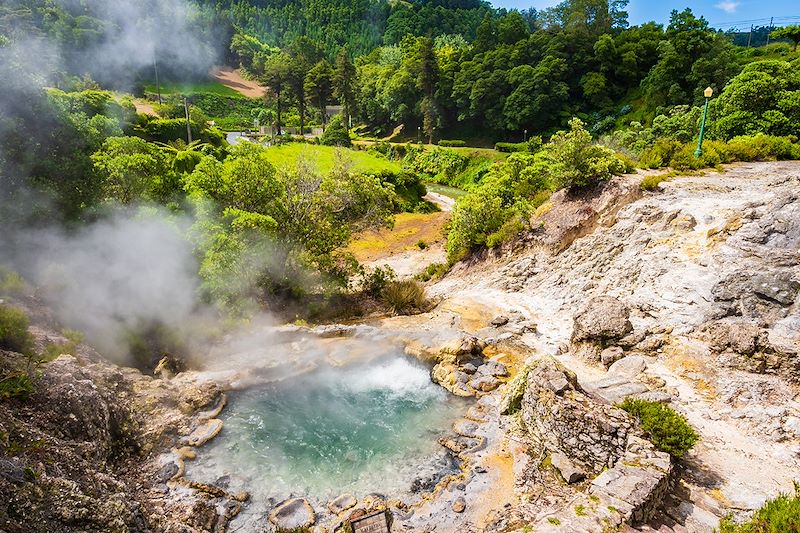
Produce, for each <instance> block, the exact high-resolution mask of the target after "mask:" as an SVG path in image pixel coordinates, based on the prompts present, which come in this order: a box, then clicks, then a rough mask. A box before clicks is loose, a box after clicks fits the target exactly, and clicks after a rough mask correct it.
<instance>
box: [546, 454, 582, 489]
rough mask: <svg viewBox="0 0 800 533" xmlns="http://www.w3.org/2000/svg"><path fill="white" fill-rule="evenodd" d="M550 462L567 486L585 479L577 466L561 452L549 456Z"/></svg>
mask: <svg viewBox="0 0 800 533" xmlns="http://www.w3.org/2000/svg"><path fill="white" fill-rule="evenodd" d="M550 462H551V463H552V464H553V467H555V469H556V470H558V473H559V474H561V477H562V478H564V481H566V482H567V483H569V484H572V483H577V482H579V481H581V480H583V479H584V478H586V474H585V473H584V472H583V471H582V470H581V469H580V468H578V467H577V466H575V463H573V462H572V461H570V460H569V457H567V456H566V455H564V454H563V453H561V452H556V453H554V454H552V455H551V456H550Z"/></svg>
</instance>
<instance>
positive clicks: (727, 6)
mask: <svg viewBox="0 0 800 533" xmlns="http://www.w3.org/2000/svg"><path fill="white" fill-rule="evenodd" d="M740 3H741V2H732V1H731V0H725V1H723V2H720V3H719V4H716V5H715V6H714V7H716V8H718V9H721V10H723V11H724V12H725V13H736V9H738V7H739V4H740Z"/></svg>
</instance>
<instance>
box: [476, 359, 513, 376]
mask: <svg viewBox="0 0 800 533" xmlns="http://www.w3.org/2000/svg"><path fill="white" fill-rule="evenodd" d="M477 372H478V374H485V375H487V376H495V377H497V376H507V375H508V368H506V365H504V364H503V363H498V362H497V361H486V362H485V363H484V364H482V365H481V366H479V367H478V370H477Z"/></svg>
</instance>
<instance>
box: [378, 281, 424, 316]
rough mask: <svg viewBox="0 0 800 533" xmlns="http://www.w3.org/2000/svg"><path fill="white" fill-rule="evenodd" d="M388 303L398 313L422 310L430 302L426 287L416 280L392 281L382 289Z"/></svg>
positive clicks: (412, 312)
mask: <svg viewBox="0 0 800 533" xmlns="http://www.w3.org/2000/svg"><path fill="white" fill-rule="evenodd" d="M381 297H382V298H383V301H384V302H385V303H386V305H388V306H389V308H390V309H391V310H392V311H393V312H395V313H396V314H398V315H410V314H415V313H420V312H422V311H423V310H424V309H425V307H426V306H427V304H428V300H427V299H426V298H425V289H424V288H423V287H422V285H420V284H419V282H417V281H414V280H403V281H392V282H390V283H387V284H386V287H384V288H383V291H381Z"/></svg>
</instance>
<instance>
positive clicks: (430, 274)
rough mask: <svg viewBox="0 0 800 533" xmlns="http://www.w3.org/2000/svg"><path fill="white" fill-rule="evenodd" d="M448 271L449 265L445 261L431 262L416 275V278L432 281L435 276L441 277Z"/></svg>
mask: <svg viewBox="0 0 800 533" xmlns="http://www.w3.org/2000/svg"><path fill="white" fill-rule="evenodd" d="M446 273H447V265H446V264H444V263H431V264H430V265H428V266H427V267H425V270H423V271H422V272H420V273H419V274H417V275H416V276H414V279H416V280H419V281H430V280H432V279H435V278H441V277H442V276H444V275H445V274H446Z"/></svg>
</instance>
